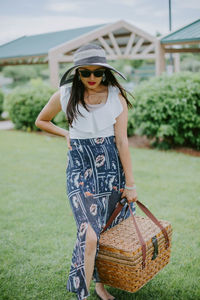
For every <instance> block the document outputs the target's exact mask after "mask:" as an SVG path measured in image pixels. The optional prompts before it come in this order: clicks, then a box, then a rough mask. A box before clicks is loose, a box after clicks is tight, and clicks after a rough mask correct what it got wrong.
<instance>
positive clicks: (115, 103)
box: [111, 86, 123, 118]
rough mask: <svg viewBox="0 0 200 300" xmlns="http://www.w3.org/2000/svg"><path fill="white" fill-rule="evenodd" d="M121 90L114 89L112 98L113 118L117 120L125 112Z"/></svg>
mask: <svg viewBox="0 0 200 300" xmlns="http://www.w3.org/2000/svg"><path fill="white" fill-rule="evenodd" d="M119 94H120V89H119V88H118V87H116V86H115V87H112V97H111V105H112V113H113V117H114V118H117V117H118V116H119V115H120V114H121V113H122V111H123V106H122V104H121V101H120V99H119Z"/></svg>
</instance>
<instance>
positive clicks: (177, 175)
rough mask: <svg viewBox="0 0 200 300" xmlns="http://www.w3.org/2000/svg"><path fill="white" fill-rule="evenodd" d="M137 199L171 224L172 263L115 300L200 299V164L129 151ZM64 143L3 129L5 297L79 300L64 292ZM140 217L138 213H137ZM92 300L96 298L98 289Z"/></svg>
mask: <svg viewBox="0 0 200 300" xmlns="http://www.w3.org/2000/svg"><path fill="white" fill-rule="evenodd" d="M131 155H132V161H133V170H134V175H135V181H136V184H137V191H138V196H139V200H140V201H141V202H143V203H144V204H146V205H147V206H148V207H149V208H150V210H151V211H152V212H153V213H154V214H155V215H156V216H157V218H158V219H159V218H160V219H166V220H169V221H170V222H171V223H172V227H173V239H172V254H171V261H170V264H168V265H167V266H166V267H165V268H164V269H163V270H162V271H161V272H160V273H158V274H157V275H156V276H155V277H154V278H153V279H152V280H151V281H150V282H149V283H148V284H146V285H145V286H144V287H143V288H142V289H141V290H139V291H138V292H137V293H135V294H131V293H127V292H125V291H121V290H116V289H114V288H111V287H108V290H109V291H110V292H111V293H113V294H114V295H115V296H116V297H117V299H120V300H122V299H123V300H127V299H137V300H150V299H151V300H160V299H162V300H165V299H166V300H172V299H173V300H179V299H181V300H190V299H194V300H197V299H200V233H199V232H200V225H199V224H200V209H199V207H200V205H199V203H200V160H199V158H197V157H191V156H187V155H184V154H181V153H176V152H173V151H168V152H164V151H158V150H148V149H133V148H131ZM66 162H67V142H66V140H65V139H64V138H62V137H50V136H46V135H38V134H36V133H25V132H19V131H14V130H11V131H0V168H1V171H0V213H1V215H0V227H1V231H0V235H1V237H0V243H1V245H0V270H1V271H0V299H4V300H8V299H9V300H11V299H12V300H15V299H18V300H19V299H20V300H23V299H37V300H39V299H56V300H57V299H58V300H62V299H76V297H75V294H72V293H69V292H67V291H66V288H65V286H66V282H67V277H68V272H69V268H70V264H71V254H72V249H73V246H74V242H75V236H76V226H75V221H74V219H73V215H72V212H71V209H70V205H69V203H68V199H67V196H66V183H65V180H66V179H65V169H66ZM138 212H140V211H139V209H138ZM90 295H91V296H90V297H89V298H88V299H89V300H91V299H92V300H93V299H97V298H96V296H95V294H94V283H92V285H91V289H90Z"/></svg>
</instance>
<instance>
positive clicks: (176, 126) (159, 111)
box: [128, 72, 200, 149]
mask: <svg viewBox="0 0 200 300" xmlns="http://www.w3.org/2000/svg"><path fill="white" fill-rule="evenodd" d="M134 97H135V101H134V103H133V105H134V108H133V109H132V110H131V111H130V112H129V123H128V130H129V131H128V133H129V134H133V132H135V133H137V134H139V135H146V136H147V137H149V138H154V139H155V142H154V146H157V147H160V148H164V149H167V148H172V147H174V146H190V147H193V148H196V149H200V74H199V73H196V74H195V73H194V74H193V73H190V72H185V73H177V74H173V75H172V76H170V77H169V76H167V75H166V74H164V75H162V76H160V77H155V78H153V79H151V80H149V81H148V82H146V83H143V84H141V85H139V86H138V87H137V88H136V89H135V91H134Z"/></svg>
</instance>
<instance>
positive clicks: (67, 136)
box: [65, 131, 72, 150]
mask: <svg viewBox="0 0 200 300" xmlns="http://www.w3.org/2000/svg"><path fill="white" fill-rule="evenodd" d="M65 138H66V140H67V147H68V149H69V150H72V147H71V144H70V136H69V131H67V133H66V135H65Z"/></svg>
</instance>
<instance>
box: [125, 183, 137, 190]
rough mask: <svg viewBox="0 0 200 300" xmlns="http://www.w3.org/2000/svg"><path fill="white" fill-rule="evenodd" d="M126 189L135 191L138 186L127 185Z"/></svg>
mask: <svg viewBox="0 0 200 300" xmlns="http://www.w3.org/2000/svg"><path fill="white" fill-rule="evenodd" d="M125 189H126V190H135V189H136V185H135V184H134V185H133V186H127V185H125Z"/></svg>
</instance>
